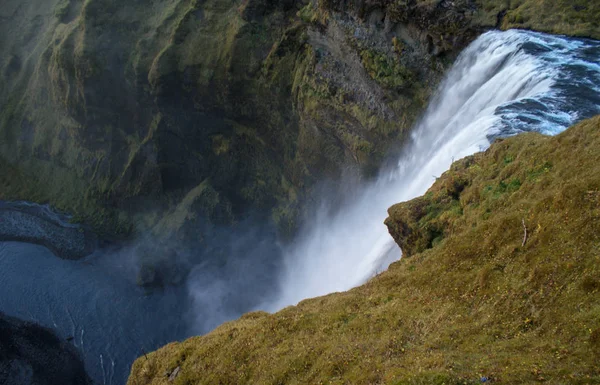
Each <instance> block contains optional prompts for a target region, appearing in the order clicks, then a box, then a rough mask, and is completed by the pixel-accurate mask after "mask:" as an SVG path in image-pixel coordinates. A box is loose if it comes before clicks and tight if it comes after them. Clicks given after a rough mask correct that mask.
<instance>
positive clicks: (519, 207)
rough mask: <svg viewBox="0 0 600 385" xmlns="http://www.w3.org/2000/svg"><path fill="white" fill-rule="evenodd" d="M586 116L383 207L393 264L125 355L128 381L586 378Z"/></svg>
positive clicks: (480, 158)
mask: <svg viewBox="0 0 600 385" xmlns="http://www.w3.org/2000/svg"><path fill="white" fill-rule="evenodd" d="M598 148H600V116H599V117H596V118H593V119H590V120H587V121H584V122H582V123H580V124H578V125H576V126H574V127H572V128H570V129H568V130H567V131H566V132H564V133H562V134H560V135H558V136H556V137H545V136H542V135H539V134H523V135H519V136H516V137H511V138H508V139H504V140H498V141H496V142H495V143H494V144H493V145H492V146H491V147H490V148H489V149H488V150H487V151H485V152H483V153H478V154H475V155H473V156H470V157H467V158H465V159H462V160H460V161H457V162H455V163H454V164H453V166H452V167H451V169H450V170H449V171H448V172H446V173H445V174H444V175H442V176H441V177H440V178H439V179H438V180H437V181H436V182H435V184H434V185H433V187H432V188H431V189H430V190H429V191H428V192H427V193H426V194H425V195H424V196H423V197H420V198H417V199H415V200H412V201H410V202H406V203H401V204H398V205H395V206H393V207H391V208H390V210H389V213H390V216H389V218H388V219H387V220H386V224H387V225H388V227H389V229H390V233H391V234H392V235H393V236H394V238H395V239H396V240H397V242H398V243H399V245H401V246H402V247H403V248H404V249H405V254H406V255H405V257H404V258H402V259H401V260H400V261H399V262H396V263H394V264H392V265H391V266H390V269H389V270H388V271H386V272H384V273H382V274H380V275H378V276H376V277H374V278H373V279H371V280H370V281H369V282H367V283H366V284H365V285H363V286H361V287H358V288H355V289H353V290H350V291H348V292H344V293H334V294H330V295H327V296H324V297H320V298H314V299H308V300H305V301H302V302H301V303H299V304H298V305H297V306H292V307H288V308H286V309H284V310H282V311H280V312H278V313H276V314H267V313H262V312H257V313H249V314H246V315H244V316H242V317H241V318H240V319H239V320H237V321H233V322H229V323H226V324H224V325H222V326H220V327H218V328H217V329H215V330H214V331H213V332H211V333H209V334H207V335H205V336H201V337H195V338H191V339H189V340H187V341H184V342H181V343H172V344H169V345H167V346H165V347H163V348H161V349H160V350H158V351H156V352H153V353H150V354H148V356H147V358H144V357H142V358H140V359H138V360H137V361H136V362H135V364H134V365H133V368H132V372H131V376H130V378H129V382H128V383H129V384H130V385H141V384H167V383H169V384H186V383H195V384H196V383H197V384H215V383H223V384H225V383H237V384H240V383H260V384H283V383H290V384H292V383H315V384H316V383H330V384H348V383H351V384H373V383H386V384H388V383H389V384H423V383H439V384H442V383H446V384H454V383H456V384H464V383H467V384H470V383H480V382H498V383H533V382H536V381H545V382H547V383H573V384H584V383H595V382H598V381H600V371H599V368H598V366H597V362H598V360H599V359H600V317H598V312H599V311H600V296H598V293H599V292H600V270H599V268H598V266H600V264H599V262H600V248H599V245H600V152H599V151H598Z"/></svg>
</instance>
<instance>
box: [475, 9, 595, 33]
mask: <svg viewBox="0 0 600 385" xmlns="http://www.w3.org/2000/svg"><path fill="white" fill-rule="evenodd" d="M476 2H477V3H478V5H479V9H478V12H477V14H476V18H475V21H476V23H480V24H482V25H484V26H489V27H500V28H502V29H509V28H523V29H532V30H535V31H540V32H549V33H555V34H563V35H570V36H581V37H591V38H594V39H600V2H598V1H590V0H510V1H509V0H476ZM499 13H500V15H502V14H503V13H505V14H504V15H503V16H501V17H498V14H499Z"/></svg>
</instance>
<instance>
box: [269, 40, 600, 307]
mask: <svg viewBox="0 0 600 385" xmlns="http://www.w3.org/2000/svg"><path fill="white" fill-rule="evenodd" d="M598 58H600V44H598V43H597V42H594V41H589V40H583V39H569V38H565V37H560V36H551V35H545V34H540V33H534V32H527V31H515V30H511V31H507V32H499V31H492V32H488V33H485V34H483V35H482V36H481V37H479V38H478V39H477V40H476V41H474V42H473V43H472V44H471V45H470V46H469V47H468V48H467V49H466V50H465V51H464V52H463V53H462V54H461V55H460V56H459V58H458V60H457V61H456V63H455V64H454V66H453V67H452V69H451V70H450V72H449V73H448V75H447V77H446V79H445V80H444V81H443V82H442V84H441V85H440V87H439V89H438V91H437V94H436V96H435V97H434V98H433V99H432V101H431V102H430V105H429V106H428V108H427V110H426V112H425V114H424V115H423V117H422V118H421V120H420V122H419V123H418V124H417V125H416V126H415V127H414V128H413V131H412V134H411V138H410V141H409V143H408V144H407V145H406V147H405V148H404V151H403V152H402V153H403V155H402V157H401V158H400V159H399V161H398V163H397V167H396V168H395V169H393V170H390V171H388V172H384V173H382V175H383V176H382V177H380V178H379V180H377V181H376V182H374V183H372V184H371V185H369V186H365V187H363V188H362V191H361V192H359V193H358V194H357V198H355V199H354V200H353V201H351V202H346V203H345V204H344V209H343V210H341V211H340V212H339V213H337V214H335V215H333V216H328V215H327V214H325V210H322V211H321V212H317V213H316V214H315V216H314V220H313V221H312V222H311V223H310V224H309V226H306V228H305V229H304V230H303V231H302V234H301V236H300V238H299V239H298V241H297V242H295V243H294V244H293V245H292V246H290V247H289V248H288V249H287V250H286V251H285V261H284V263H285V268H284V272H283V274H282V276H281V277H280V293H279V296H278V299H277V300H276V301H274V302H270V303H268V304H264V305H263V306H262V308H263V309H267V310H270V311H275V310H278V309H280V308H282V307H284V306H287V305H292V304H295V303H297V302H298V301H300V300H302V299H305V298H310V297H315V296H319V295H324V294H327V293H331V292H336V291H342V290H348V289H350V288H352V287H355V286H357V285H360V284H362V283H364V282H365V281H366V280H368V279H369V278H370V277H372V276H373V275H374V274H376V273H377V272H379V271H381V270H384V269H386V268H387V266H389V264H390V263H391V262H393V261H395V260H398V259H399V258H400V256H401V255H400V254H401V253H400V250H399V248H398V247H397V246H396V244H395V243H394V242H393V240H392V239H391V237H390V236H389V234H388V232H387V228H386V227H385V226H384V225H383V221H384V219H385V218H386V216H387V208H388V207H389V206H391V205H393V204H395V203H398V202H402V201H406V200H410V199H412V198H415V197H417V196H419V195H422V194H424V193H425V192H426V191H427V189H428V188H429V187H430V186H431V185H432V184H433V182H434V181H435V178H436V177H439V176H440V175H441V174H442V173H443V172H444V171H445V170H447V169H448V168H449V166H450V165H451V163H452V162H453V160H457V159H460V158H462V157H465V156H467V155H470V154H473V153H475V152H477V151H481V150H484V149H486V148H487V147H488V146H489V145H490V142H491V141H492V140H493V138H495V137H498V136H510V135H515V134H518V133H520V132H523V131H537V132H541V133H544V134H556V133H559V132H561V131H563V130H565V129H566V128H567V127H569V126H570V125H572V124H573V123H575V122H576V121H578V120H581V119H583V118H587V117H591V116H593V115H595V114H598V113H600V96H599V95H600V64H598Z"/></svg>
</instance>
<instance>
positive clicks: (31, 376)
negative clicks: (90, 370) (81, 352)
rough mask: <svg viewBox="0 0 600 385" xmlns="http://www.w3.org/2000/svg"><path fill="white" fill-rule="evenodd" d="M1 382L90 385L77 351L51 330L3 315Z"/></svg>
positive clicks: (9, 384)
mask: <svg viewBox="0 0 600 385" xmlns="http://www.w3.org/2000/svg"><path fill="white" fill-rule="evenodd" d="M0 383H1V384H4V385H55V384H64V385H87V384H91V383H92V382H91V380H90V379H89V377H88V375H87V374H86V372H85V368H84V366H83V362H82V361H81V359H80V357H79V356H78V354H77V351H76V350H75V348H74V347H73V346H71V345H70V344H69V343H68V342H66V341H62V340H60V339H59V338H58V337H57V336H56V335H55V334H54V333H53V332H52V331H50V330H49V329H45V328H43V327H41V326H38V325H36V324H33V323H30V322H24V321H20V320H18V319H15V318H12V317H7V316H5V315H4V314H2V313H0Z"/></svg>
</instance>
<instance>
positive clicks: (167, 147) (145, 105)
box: [0, 0, 475, 234]
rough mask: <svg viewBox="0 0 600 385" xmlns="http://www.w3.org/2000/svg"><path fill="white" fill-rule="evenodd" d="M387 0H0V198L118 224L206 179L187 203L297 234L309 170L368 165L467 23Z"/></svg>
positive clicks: (396, 132) (452, 10)
mask: <svg viewBox="0 0 600 385" xmlns="http://www.w3.org/2000/svg"><path fill="white" fill-rule="evenodd" d="M390 4H391V3H390ZM390 4H380V5H376V4H374V3H373V4H371V3H363V4H354V5H352V4H350V5H349V4H345V5H344V4H342V3H339V4H338V3H335V2H332V3H330V4H320V3H315V4H309V3H307V2H303V1H294V0H289V1H286V2H270V1H259V0H248V1H243V2H235V1H231V2H223V1H217V0H211V1H206V2H197V1H187V0H178V1H175V2H172V1H163V0H155V1H152V2H151V3H147V2H143V3H142V2H137V1H128V2H116V1H114V0H92V1H86V2H82V1H80V0H54V1H50V2H43V4H42V2H40V1H37V0H30V1H16V0H15V1H12V0H11V1H8V3H7V4H6V6H5V7H3V9H2V11H0V12H2V13H1V15H0V16H1V17H2V19H3V20H5V21H6V22H3V23H2V26H1V27H0V29H1V32H2V37H1V38H0V51H1V52H2V55H1V57H2V59H1V60H0V67H1V68H2V73H1V76H0V105H1V106H2V113H1V116H0V137H1V138H2V141H1V143H2V144H1V146H0V156H1V158H2V163H3V164H5V165H6V167H3V168H5V169H9V168H12V171H11V172H12V174H11V175H10V178H9V177H7V176H6V175H5V176H4V177H5V179H7V180H8V179H10V180H11V181H12V183H11V184H10V185H8V183H5V184H7V188H5V189H3V191H2V197H4V198H13V199H14V198H19V199H30V200H44V201H49V202H50V203H52V204H53V205H55V206H57V207H60V208H62V209H67V210H68V211H71V212H75V213H76V214H78V216H79V217H80V219H81V220H84V221H86V222H88V223H91V224H92V225H93V226H94V227H95V228H96V230H98V231H99V232H100V233H107V234H115V233H128V232H129V231H131V230H132V229H135V228H134V225H133V224H134V223H135V227H137V230H143V229H142V227H143V228H144V229H148V228H153V227H154V226H155V225H157V224H158V223H159V222H160V220H161V218H163V217H164V215H166V214H168V213H171V214H172V213H173V212H174V211H176V210H177V208H176V207H181V205H182V204H183V202H184V201H185V200H186V199H188V198H187V197H189V195H190V194H192V195H193V194H195V192H194V191H197V190H198V189H199V188H201V189H202V190H203V191H204V192H205V193H203V194H201V195H199V196H197V197H198V199H196V203H194V205H193V207H192V208H191V211H190V215H189V217H193V216H194V215H196V214H198V215H202V216H204V217H208V218H211V220H212V218H218V220H219V221H221V222H224V223H228V222H231V221H234V220H235V219H236V218H238V217H240V216H241V215H243V213H244V212H246V211H247V210H248V209H250V208H252V209H254V210H258V211H261V212H264V213H265V215H266V216H268V217H270V218H271V220H273V221H274V222H275V223H277V224H278V225H279V227H280V229H281V230H282V231H283V232H292V231H293V230H294V228H295V227H296V218H297V216H298V213H299V212H300V210H301V207H302V202H303V200H304V199H305V197H306V195H307V194H308V193H309V192H310V188H311V186H312V185H313V184H314V183H315V181H316V180H319V179H322V178H325V177H327V178H333V179H336V178H338V177H339V176H340V175H341V173H342V172H346V173H348V172H349V173H350V174H355V175H356V176H357V177H359V176H360V175H369V174H372V173H374V172H375V170H376V167H377V165H378V164H379V162H380V161H381V159H382V157H383V156H384V154H385V153H386V151H387V149H388V148H390V146H393V145H394V143H398V142H400V141H401V140H402V139H403V137H404V133H405V131H406V129H407V128H408V127H410V125H411V124H412V122H413V121H414V119H415V118H416V116H417V115H418V113H419V111H420V110H421V109H422V107H423V106H424V104H425V101H426V100H427V97H428V95H429V94H430V90H431V89H432V88H433V86H435V84H436V83H437V82H438V81H439V79H440V77H441V75H442V73H443V70H444V68H445V66H446V65H447V63H448V61H447V59H446V58H445V55H448V57H450V56H452V55H455V54H456V53H457V52H458V51H459V49H460V48H462V46H463V45H464V44H466V43H467V42H468V41H469V39H471V38H472V37H474V35H475V32H474V30H472V29H470V28H469V27H468V26H467V24H466V20H467V19H468V16H467V15H468V12H467V11H464V9H463V8H464V6H463V5H456V6H454V5H453V6H448V7H441V8H440V7H436V8H434V9H433V10H430V9H425V10H421V7H415V6H412V5H411V6H407V7H405V8H402V7H400V8H399V7H395V8H394V7H391V5H390ZM461 7H462V8H461ZM461 12H462V13H461ZM465 12H466V13H465ZM442 16H443V18H444V20H446V21H447V22H446V24H443V25H438V24H436V23H433V21H434V20H435V19H436V18H437V19H439V18H442ZM450 25H452V26H453V28H454V29H453V30H452V31H446V33H445V34H444V36H443V37H442V36H441V35H440V32H439V30H442V29H444V30H445V28H449V26H450ZM435 28H437V29H435ZM348 170H350V171H348ZM15 181H16V182H15ZM19 181H21V182H19ZM24 186H25V187H24ZM26 186H34V187H29V188H27V187H26ZM29 190H33V191H35V194H34V193H33V192H32V191H29ZM207 191H211V193H210V194H208V193H206V192H207ZM190 207H191V206H190ZM194 207H195V208H198V210H196V209H195V208H194ZM149 212H151V213H149ZM171 214H169V215H171ZM134 217H135V218H134ZM140 218H142V219H140ZM183 222H185V221H183ZM183 222H182V223H183ZM183 233H185V231H184V232H183Z"/></svg>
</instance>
